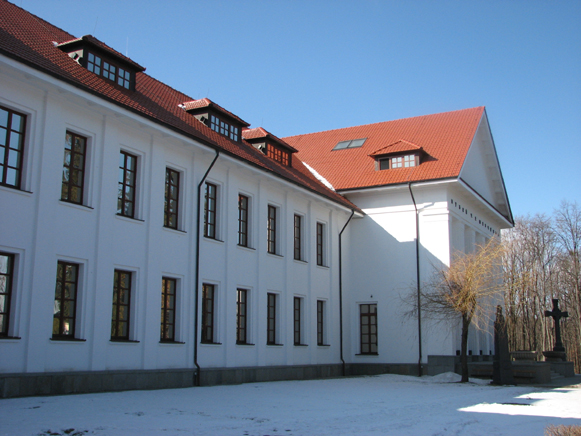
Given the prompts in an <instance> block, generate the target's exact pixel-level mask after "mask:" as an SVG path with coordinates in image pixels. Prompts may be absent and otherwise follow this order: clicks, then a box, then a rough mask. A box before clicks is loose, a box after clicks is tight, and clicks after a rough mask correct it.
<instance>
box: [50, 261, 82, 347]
mask: <svg viewBox="0 0 581 436" xmlns="http://www.w3.org/2000/svg"><path fill="white" fill-rule="evenodd" d="M78 283H79V265H78V264H76V263H70V262H61V261H59V262H58V265H57V273H56V288H55V296H54V312H53V322H52V337H53V338H74V337H75V324H76V318H77V294H78Z"/></svg>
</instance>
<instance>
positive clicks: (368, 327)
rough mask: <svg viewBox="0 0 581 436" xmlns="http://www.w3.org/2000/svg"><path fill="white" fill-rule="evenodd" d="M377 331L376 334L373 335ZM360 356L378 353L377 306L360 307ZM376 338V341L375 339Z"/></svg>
mask: <svg viewBox="0 0 581 436" xmlns="http://www.w3.org/2000/svg"><path fill="white" fill-rule="evenodd" d="M373 330H375V334H373ZM359 334H360V347H361V348H360V350H361V351H360V354H370V355H376V354H378V353H377V337H378V330H377V304H376V303H366V304H360V305H359ZM374 336H375V339H373V337H374Z"/></svg>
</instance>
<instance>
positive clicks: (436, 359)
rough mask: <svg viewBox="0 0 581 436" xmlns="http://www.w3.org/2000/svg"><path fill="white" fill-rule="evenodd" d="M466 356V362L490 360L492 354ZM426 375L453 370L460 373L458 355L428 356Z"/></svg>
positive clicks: (460, 367) (460, 366)
mask: <svg viewBox="0 0 581 436" xmlns="http://www.w3.org/2000/svg"><path fill="white" fill-rule="evenodd" d="M467 357H468V364H470V363H477V362H492V359H493V357H494V356H492V355H488V354H486V355H482V354H477V355H471V356H467ZM427 366H428V371H427V374H428V375H438V374H443V373H445V372H455V373H456V374H462V365H461V363H460V356H428V365H427Z"/></svg>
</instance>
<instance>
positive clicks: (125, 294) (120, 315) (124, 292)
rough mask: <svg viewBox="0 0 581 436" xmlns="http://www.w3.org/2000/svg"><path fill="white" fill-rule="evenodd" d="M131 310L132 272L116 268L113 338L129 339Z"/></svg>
mask: <svg viewBox="0 0 581 436" xmlns="http://www.w3.org/2000/svg"><path fill="white" fill-rule="evenodd" d="M130 312H131V272H130V271H121V270H117V269H116V270H115V274H114V279H113V313H112V316H111V339H129V317H130Z"/></svg>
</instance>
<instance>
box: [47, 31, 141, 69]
mask: <svg viewBox="0 0 581 436" xmlns="http://www.w3.org/2000/svg"><path fill="white" fill-rule="evenodd" d="M57 47H58V48H60V49H61V50H62V51H64V52H66V53H70V52H72V51H75V50H78V49H79V48H83V47H87V48H91V49H93V50H96V51H97V52H101V53H105V54H107V55H109V57H111V58H114V59H115V60H117V61H118V62H120V63H122V64H125V65H126V66H128V67H129V68H131V69H132V70H134V71H135V72H143V71H145V68H144V67H142V66H141V65H139V64H138V63H137V62H134V61H133V60H131V59H130V58H128V57H127V56H125V55H123V54H121V53H119V52H118V51H117V50H114V49H112V48H111V47H109V46H108V45H107V44H105V43H104V42H102V41H99V40H98V39H97V38H95V37H94V36H92V35H85V36H82V37H81V38H75V39H71V40H70V41H65V42H61V43H60V44H57Z"/></svg>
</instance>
